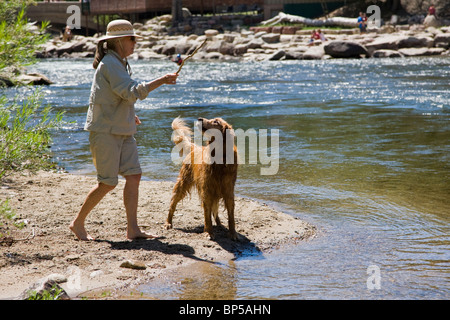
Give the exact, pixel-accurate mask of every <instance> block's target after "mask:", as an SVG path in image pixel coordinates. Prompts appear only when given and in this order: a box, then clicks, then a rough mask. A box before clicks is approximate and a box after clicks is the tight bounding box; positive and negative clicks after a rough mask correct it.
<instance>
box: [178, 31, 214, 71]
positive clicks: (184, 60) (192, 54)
mask: <svg viewBox="0 0 450 320" xmlns="http://www.w3.org/2000/svg"><path fill="white" fill-rule="evenodd" d="M207 40H208V39H205V41H203V43H202V44H201V45H200V46H198V48H197V49H195V50H194V52H192V53H191V54H190V55H188V56H187V57H186V58H185V59H183V61H182V62H181V65H180V67H179V68H178V71H177V72H176V74H179V73H180V71H181V68H183V65H184V63H185V62H186V60H188V59H190V58H192V57H193V56H194V54H196V53H197V51H198V50H200V49H201V48H202V47H203V46H204V45H205V43H206V41H207Z"/></svg>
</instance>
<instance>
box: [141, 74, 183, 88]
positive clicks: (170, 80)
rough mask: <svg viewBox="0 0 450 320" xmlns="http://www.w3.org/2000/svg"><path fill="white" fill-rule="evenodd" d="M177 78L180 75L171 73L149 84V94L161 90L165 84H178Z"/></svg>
mask: <svg viewBox="0 0 450 320" xmlns="http://www.w3.org/2000/svg"><path fill="white" fill-rule="evenodd" d="M177 77H178V75H177V74H176V73H169V74H166V75H165V76H162V77H160V78H158V79H155V80H153V81H150V82H148V83H147V89H148V92H151V91H153V90H155V89H156V88H159V87H160V86H162V85H163V84H176V83H177Z"/></svg>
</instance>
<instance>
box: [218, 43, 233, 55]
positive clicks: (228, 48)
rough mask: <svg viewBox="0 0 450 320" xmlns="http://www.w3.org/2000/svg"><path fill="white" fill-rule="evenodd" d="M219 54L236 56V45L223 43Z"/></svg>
mask: <svg viewBox="0 0 450 320" xmlns="http://www.w3.org/2000/svg"><path fill="white" fill-rule="evenodd" d="M219 52H220V53H221V54H225V55H229V56H232V55H234V45H233V44H232V43H229V42H226V41H222V43H221V45H220V48H219Z"/></svg>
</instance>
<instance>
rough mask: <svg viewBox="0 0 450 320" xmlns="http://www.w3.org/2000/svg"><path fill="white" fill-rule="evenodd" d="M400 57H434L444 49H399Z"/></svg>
mask: <svg viewBox="0 0 450 320" xmlns="http://www.w3.org/2000/svg"><path fill="white" fill-rule="evenodd" d="M398 52H400V53H401V54H402V55H404V56H406V57H421V56H436V55H441V54H442V53H444V52H445V49H444V48H402V49H399V50H398Z"/></svg>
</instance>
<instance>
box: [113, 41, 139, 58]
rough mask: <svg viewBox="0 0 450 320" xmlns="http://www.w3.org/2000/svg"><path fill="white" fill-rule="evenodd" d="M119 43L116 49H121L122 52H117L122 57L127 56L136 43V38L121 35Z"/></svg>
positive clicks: (132, 50)
mask: <svg viewBox="0 0 450 320" xmlns="http://www.w3.org/2000/svg"><path fill="white" fill-rule="evenodd" d="M119 41H120V43H121V44H122V45H120V44H119V46H118V47H119V48H120V49H119V48H117V49H118V50H121V51H122V52H119V54H120V55H121V56H122V58H126V57H128V56H129V55H130V54H132V53H133V52H134V46H135V44H136V38H135V37H123V38H120V40H119Z"/></svg>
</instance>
